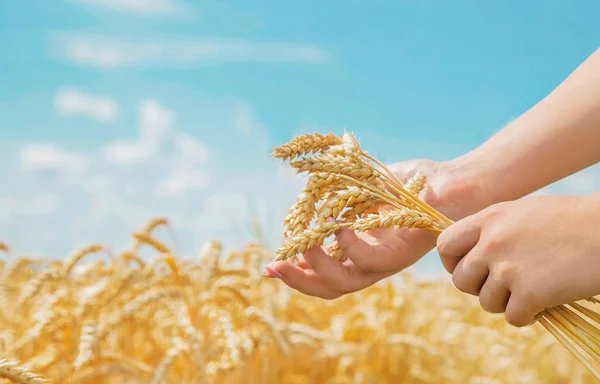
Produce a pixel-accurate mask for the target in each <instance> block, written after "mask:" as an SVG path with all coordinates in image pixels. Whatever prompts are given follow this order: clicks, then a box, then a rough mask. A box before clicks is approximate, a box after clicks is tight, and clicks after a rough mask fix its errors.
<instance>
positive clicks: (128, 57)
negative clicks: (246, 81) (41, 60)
mask: <svg viewBox="0 0 600 384" xmlns="http://www.w3.org/2000/svg"><path fill="white" fill-rule="evenodd" d="M63 49H64V52H63V53H64V55H65V56H66V58H67V59H69V60H71V61H74V62H76V63H79V64H85V65H91V66H95V67H99V68H117V67H123V66H137V65H145V64H160V65H161V66H166V65H175V66H181V65H183V66H194V65H199V64H205V63H211V62H212V63H214V62H297V63H312V64H319V63H324V62H327V61H329V59H330V55H329V53H328V52H327V51H325V50H324V49H323V48H320V47H318V46H315V45H312V44H300V43H298V44H296V43H259V42H251V41H246V40H229V39H206V40H200V39H197V40H192V41H127V40H111V39H98V38H73V39H70V40H68V41H67V42H66V44H65V46H64V47H63Z"/></svg>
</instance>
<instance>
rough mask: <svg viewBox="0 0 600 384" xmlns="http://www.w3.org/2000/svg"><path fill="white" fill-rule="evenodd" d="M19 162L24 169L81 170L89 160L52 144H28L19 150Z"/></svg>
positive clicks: (86, 165)
mask: <svg viewBox="0 0 600 384" xmlns="http://www.w3.org/2000/svg"><path fill="white" fill-rule="evenodd" d="M20 164H21V169H23V170H25V171H43V170H55V171H67V172H81V171H83V170H85V169H86V168H87V167H88V166H89V161H88V160H87V159H86V158H85V157H83V156H80V155H75V154H70V153H68V152H66V151H64V150H62V149H60V148H58V147H55V146H52V145H48V144H29V145H26V146H25V147H23V148H22V149H21V151H20Z"/></svg>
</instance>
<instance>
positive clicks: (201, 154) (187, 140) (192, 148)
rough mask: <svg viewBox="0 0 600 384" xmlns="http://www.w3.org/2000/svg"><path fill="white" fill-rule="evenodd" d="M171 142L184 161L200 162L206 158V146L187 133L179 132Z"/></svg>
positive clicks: (207, 155)
mask: <svg viewBox="0 0 600 384" xmlns="http://www.w3.org/2000/svg"><path fill="white" fill-rule="evenodd" d="M173 143H174V144H175V147H176V148H177V149H178V150H179V154H180V156H181V159H182V160H184V161H185V162H193V163H202V162H205V161H207V160H208V157H209V153H210V152H209V150H208V147H207V146H206V145H205V144H204V143H202V142H201V141H198V140H196V139H194V138H192V137H191V136H189V135H186V134H184V133H179V134H177V135H176V136H175V138H174V139H173Z"/></svg>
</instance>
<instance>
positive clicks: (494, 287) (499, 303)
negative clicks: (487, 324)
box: [479, 273, 510, 313]
mask: <svg viewBox="0 0 600 384" xmlns="http://www.w3.org/2000/svg"><path fill="white" fill-rule="evenodd" d="M493 275H494V274H493V273H491V275H490V276H489V277H488V278H487V280H486V282H485V284H483V287H482V288H481V290H480V292H479V304H481V308H483V309H484V310H485V311H486V312H489V313H504V312H505V311H506V306H507V305H508V301H509V300H510V289H509V288H508V286H507V285H506V284H505V283H503V282H501V281H500V280H499V279H497V278H495V277H494V276H493Z"/></svg>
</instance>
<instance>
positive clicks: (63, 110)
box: [54, 87, 119, 123]
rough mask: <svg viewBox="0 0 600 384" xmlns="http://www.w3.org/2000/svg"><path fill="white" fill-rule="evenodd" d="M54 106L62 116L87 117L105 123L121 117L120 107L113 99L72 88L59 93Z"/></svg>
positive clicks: (66, 88)
mask: <svg viewBox="0 0 600 384" xmlns="http://www.w3.org/2000/svg"><path fill="white" fill-rule="evenodd" d="M54 106H55V107H56V110H57V111H58V113H60V114H61V115H65V116H85V117H89V118H92V119H95V120H98V121H100V122H103V123H108V122H112V121H115V120H116V119H117V117H118V115H119V106H118V104H117V102H116V101H114V100H113V99H111V98H109V97H105V96H93V95H89V94H86V93H83V92H81V91H79V90H77V89H75V88H71V87H65V88H63V89H61V90H60V91H58V93H57V94H56V96H55V97H54Z"/></svg>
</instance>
